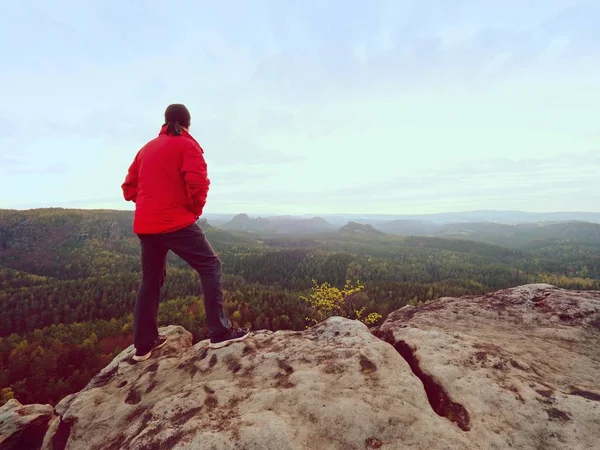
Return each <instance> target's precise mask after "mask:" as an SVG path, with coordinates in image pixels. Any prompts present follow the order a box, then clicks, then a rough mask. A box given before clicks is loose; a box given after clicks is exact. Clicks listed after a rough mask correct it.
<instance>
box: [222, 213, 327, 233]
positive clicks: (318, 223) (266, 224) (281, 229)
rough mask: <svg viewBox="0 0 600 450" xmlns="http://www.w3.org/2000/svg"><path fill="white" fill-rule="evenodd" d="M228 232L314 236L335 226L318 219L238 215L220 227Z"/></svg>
mask: <svg viewBox="0 0 600 450" xmlns="http://www.w3.org/2000/svg"><path fill="white" fill-rule="evenodd" d="M221 228H222V229H224V230H229V231H245V232H249V233H260V234H279V233H281V234H292V233H293V234H314V233H322V232H327V231H331V230H333V229H335V226H334V225H332V224H330V223H329V222H327V221H326V220H324V219H322V218H320V217H312V218H299V217H293V216H275V217H268V218H263V217H257V218H251V217H249V216H248V215H247V214H238V215H237V216H235V217H233V218H232V219H231V220H230V221H229V222H227V223H225V224H224V225H221Z"/></svg>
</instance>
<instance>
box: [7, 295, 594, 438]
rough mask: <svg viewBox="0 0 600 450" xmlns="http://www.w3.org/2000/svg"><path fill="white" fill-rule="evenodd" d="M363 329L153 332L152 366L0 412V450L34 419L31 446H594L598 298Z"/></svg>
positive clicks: (399, 314) (428, 315)
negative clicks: (195, 338)
mask: <svg viewBox="0 0 600 450" xmlns="http://www.w3.org/2000/svg"><path fill="white" fill-rule="evenodd" d="M373 331H374V333H376V334H377V336H378V337H379V338H380V339H378V338H377V337H376V336H374V335H373V334H371V333H370V332H369V330H368V329H367V327H366V326H364V325H363V324H361V323H360V322H356V321H351V320H347V319H342V318H339V317H334V318H331V319H328V320H326V321H325V322H323V323H321V324H319V325H317V326H316V327H313V328H311V329H310V330H306V331H302V332H292V331H279V332H275V333H272V332H269V331H259V332H255V333H253V334H252V335H251V337H249V338H248V339H247V340H246V341H244V342H240V343H235V344H232V345H231V346H229V347H226V348H224V349H219V350H211V349H209V348H208V343H207V342H206V341H203V342H200V343H198V344H196V345H194V346H192V338H191V335H190V333H188V332H187V331H185V330H184V329H183V328H181V327H167V328H164V329H162V332H163V333H165V334H167V335H168V336H169V342H168V343H167V345H166V346H165V347H164V348H162V349H161V350H159V351H157V352H156V355H154V356H153V357H152V358H151V359H150V360H148V361H145V362H142V363H134V362H133V361H132V359H131V356H132V355H133V347H130V348H128V349H127V350H125V351H124V352H122V353H121V354H120V355H119V356H118V357H117V358H115V359H114V360H113V361H112V362H111V364H109V365H108V366H107V367H106V368H105V369H104V370H103V371H102V372H101V373H100V374H98V375H97V376H96V377H95V378H94V379H93V380H92V381H91V382H90V383H89V384H88V386H86V388H85V389H83V390H82V391H81V392H79V393H77V394H73V395H70V396H68V397H66V398H65V399H63V400H62V401H61V402H60V403H59V404H58V405H56V408H55V411H56V414H57V416H53V413H52V408H51V407H49V406H42V405H30V406H27V407H24V406H22V405H20V404H18V402H14V401H13V402H9V403H8V404H7V405H5V406H4V407H3V408H0V436H2V437H3V438H4V442H3V441H2V440H0V448H1V449H4V448H5V447H3V445H7V444H6V442H9V444H10V442H12V443H13V444H11V445H13V447H6V448H27V447H22V446H21V447H15V445H16V444H14V443H18V444H19V445H21V444H22V442H24V441H23V439H24V437H26V436H28V435H27V434H24V433H21V434H20V435H19V434H18V433H16V432H15V431H14V430H16V429H18V426H16V425H15V424H19V423H24V422H27V420H29V419H35V418H36V417H37V416H36V414H34V412H35V411H43V412H44V414H45V415H43V414H42V415H41V416H43V417H44V419H43V420H42V419H40V422H41V424H40V427H41V428H42V429H43V430H45V429H46V428H48V427H49V430H48V432H47V434H46V436H45V438H44V442H43V449H44V450H63V449H65V448H66V449H68V450H78V449H85V450H94V449H103V450H110V449H149V450H151V449H170V448H175V449H206V450H213V449H215V450H227V449H245V450H258V449H260V450H271V449H272V450H288V449H289V450H296V449H297V450H301V449H302V450H304V449H319V450H321V449H323V450H327V449H332V450H333V449H344V450H346V449H350V450H352V449H384V450H385V449H387V450H396V449H404V448H407V449H408V448H410V449H417V450H419V449H422V450H425V449H427V450H430V449H431V450H435V449H467V450H468V449H508V448H518V449H530V448H531V449H544V450H546V449H565V450H566V449H569V450H571V449H597V448H599V447H598V442H597V440H598V437H597V436H598V432H599V431H600V377H599V375H600V350H599V348H598V343H599V342H600V339H599V338H600V292H574V291H566V290H562V289H558V288H555V287H553V286H549V285H527V286H521V287H518V288H514V289H506V290H503V291H499V292H495V293H492V294H488V295H484V296H480V297H475V296H471V297H463V298H443V299H439V300H437V301H434V302H431V303H428V304H425V305H422V306H419V307H405V308H402V309H400V310H398V311H395V312H393V313H392V314H390V316H389V317H388V319H387V320H386V321H385V322H384V323H383V324H382V325H381V327H379V329H374V330H373ZM384 340H385V341H387V342H389V343H391V344H392V345H390V344H388V343H386V342H384ZM19 408H21V409H19ZM26 408H31V409H30V410H29V412H24V413H23V414H22V415H20V414H19V413H18V412H16V411H25V409H26ZM41 416H40V417H41ZM23 417H27V418H28V419H27V420H25V419H23ZM32 421H33V420H30V422H32ZM5 430H9V431H8V433H7V432H6V431H5ZM10 430H13V431H10ZM4 436H8V438H9V439H12V441H7V440H6V438H5V437H4ZM19 436H20V439H21V440H18V439H19ZM3 438H0V439H3ZM40 440H41V439H38V441H36V442H37V444H35V445H38V447H32V448H39V442H40Z"/></svg>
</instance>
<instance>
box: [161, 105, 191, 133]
mask: <svg viewBox="0 0 600 450" xmlns="http://www.w3.org/2000/svg"><path fill="white" fill-rule="evenodd" d="M191 119H192V117H191V115H190V112H189V111H188V109H187V108H186V107H185V105H182V104H179V103H176V104H173V105H169V106H167V109H166V110H165V124H166V125H167V134H175V135H179V134H181V127H183V128H188V127H189V126H190V122H191Z"/></svg>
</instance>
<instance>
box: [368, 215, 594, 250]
mask: <svg viewBox="0 0 600 450" xmlns="http://www.w3.org/2000/svg"><path fill="white" fill-rule="evenodd" d="M376 228H377V229H379V230H381V231H384V232H386V233H390V234H399V235H413V236H435V237H444V238H459V239H467V240H472V241H479V242H486V243H490V244H495V245H501V246H505V247H524V246H531V245H538V244H540V243H543V242H548V241H550V240H552V241H567V242H570V243H578V244H600V224H597V223H590V222H577V221H571V222H558V223H552V222H550V223H521V224H516V225H508V224H501V223H492V222H471V223H469V222H463V223H450V224H436V223H433V222H419V221H406V220H394V221H390V222H385V223H382V224H380V225H376Z"/></svg>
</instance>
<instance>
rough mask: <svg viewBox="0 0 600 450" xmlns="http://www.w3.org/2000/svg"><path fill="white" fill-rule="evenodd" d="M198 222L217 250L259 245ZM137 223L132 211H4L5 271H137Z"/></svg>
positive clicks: (75, 274) (65, 274)
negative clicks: (133, 225)
mask: <svg viewBox="0 0 600 450" xmlns="http://www.w3.org/2000/svg"><path fill="white" fill-rule="evenodd" d="M199 223H200V225H201V227H202V228H203V230H204V232H205V233H206V235H207V237H208V239H209V240H210V242H211V244H212V245H213V246H214V247H215V248H216V249H219V248H223V246H226V245H227V246H229V245H247V246H252V245H254V244H255V242H256V241H255V240H253V239H251V238H250V237H247V236H238V235H234V234H232V233H229V232H227V231H224V230H220V229H217V228H214V227H212V226H210V225H209V224H208V223H207V222H206V221H203V220H201V221H200V222H199ZM132 224H133V211H116V210H80V209H63V208H44V209H30V210H26V211H18V210H1V209H0V266H3V267H11V268H12V269H14V270H17V271H22V272H25V273H28V274H33V275H40V276H46V277H57V278H82V277H90V276H95V275H100V274H108V273H118V272H121V271H126V270H133V268H137V267H138V265H139V251H140V249H139V241H138V238H137V237H136V235H135V234H134V233H133V229H132V228H133V227H132ZM90 255H94V258H91V257H90ZM173 260H175V258H174V257H173Z"/></svg>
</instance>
